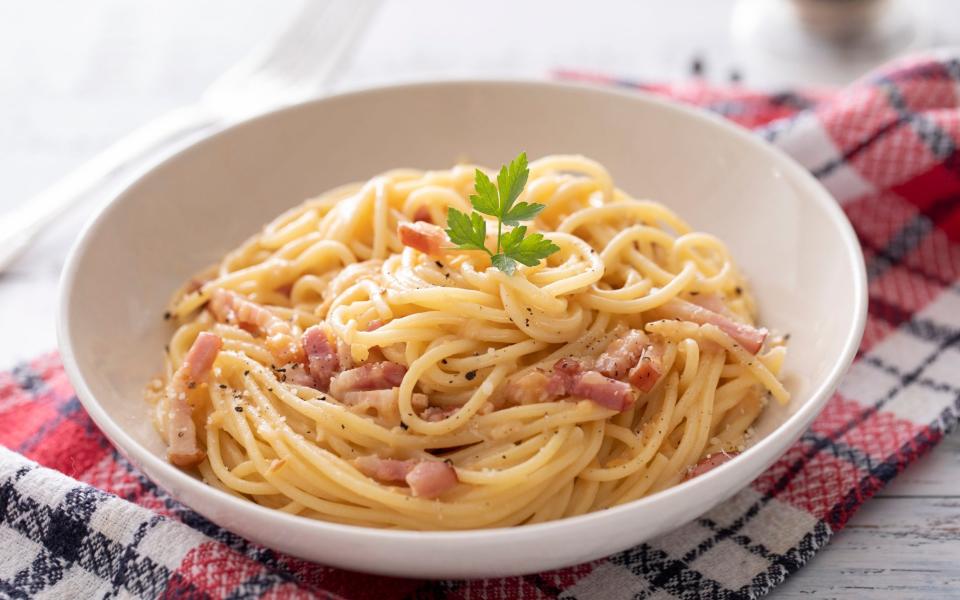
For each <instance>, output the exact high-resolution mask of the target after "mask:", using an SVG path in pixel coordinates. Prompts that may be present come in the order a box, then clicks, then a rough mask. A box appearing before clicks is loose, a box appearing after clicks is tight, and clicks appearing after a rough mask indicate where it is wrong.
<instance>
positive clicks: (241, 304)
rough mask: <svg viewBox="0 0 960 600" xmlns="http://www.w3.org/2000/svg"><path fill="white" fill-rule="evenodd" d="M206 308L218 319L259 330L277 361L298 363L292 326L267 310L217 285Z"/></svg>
mask: <svg viewBox="0 0 960 600" xmlns="http://www.w3.org/2000/svg"><path fill="white" fill-rule="evenodd" d="M210 310H211V311H212V312H213V315H214V316H215V317H216V318H217V320H218V321H222V322H226V323H230V322H236V323H237V324H239V325H248V326H253V327H256V328H257V329H259V330H260V332H261V333H263V335H265V336H266V338H267V348H268V349H269V350H270V353H271V354H273V356H274V357H275V358H276V359H277V362H280V363H288V362H300V359H301V353H300V345H299V344H297V340H296V338H295V337H294V336H293V327H292V325H291V324H290V322H289V321H286V320H284V319H281V318H280V317H278V316H277V315H275V314H273V313H272V312H271V311H270V309H268V308H266V307H264V306H261V305H259V304H257V303H256V302H253V301H251V300H248V299H246V298H244V297H243V296H241V295H240V294H238V293H236V292H234V291H231V290H225V289H223V288H218V289H216V290H214V292H213V294H212V296H211V297H210Z"/></svg>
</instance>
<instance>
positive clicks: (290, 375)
mask: <svg viewBox="0 0 960 600" xmlns="http://www.w3.org/2000/svg"><path fill="white" fill-rule="evenodd" d="M284 369H286V372H285V373H284V378H283V381H285V382H286V383H292V384H293V385H299V386H303V387H314V385H315V382H314V379H313V375H311V374H310V372H309V371H307V369H306V368H305V367H304V366H303V365H302V364H300V363H288V364H287V365H285V366H284Z"/></svg>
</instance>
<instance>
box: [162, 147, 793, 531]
mask: <svg viewBox="0 0 960 600" xmlns="http://www.w3.org/2000/svg"><path fill="white" fill-rule="evenodd" d="M475 169H476V167H474V166H467V165H458V166H455V167H453V168H452V169H449V170H443V171H416V170H409V169H403V170H395V171H390V172H387V173H384V174H382V175H379V176H377V177H374V178H373V179H371V180H369V181H368V182H365V183H359V184H352V185H346V186H343V187H340V188H337V189H334V190H331V191H329V192H327V193H325V194H323V195H321V196H319V197H317V198H314V199H311V200H308V201H307V202H305V203H304V204H302V205H301V206H298V207H296V208H294V209H292V210H290V211H289V212H287V213H285V214H283V215H281V216H279V217H278V218H277V219H276V220H274V221H273V222H272V223H270V224H268V225H267V226H266V227H265V228H264V229H263V230H262V231H261V232H260V233H259V234H257V235H255V236H254V237H252V238H250V239H249V240H248V241H247V242H245V243H244V244H243V245H242V246H241V247H239V248H237V249H236V250H234V251H232V252H230V253H229V254H228V255H227V256H226V257H225V258H224V259H223V260H222V261H221V262H220V263H219V264H217V265H216V266H214V267H212V268H210V269H209V270H207V271H205V272H203V273H200V274H199V275H198V276H197V277H195V278H194V279H193V280H191V282H189V283H188V284H187V285H186V286H185V287H184V288H183V289H182V290H180V291H179V292H178V293H177V294H176V296H175V298H174V300H173V302H172V305H171V308H170V312H169V313H168V315H166V316H167V317H168V318H170V319H172V320H174V321H175V323H176V330H175V331H174V332H173V334H172V337H171V339H170V343H169V346H168V347H167V351H166V366H165V372H164V374H163V376H162V377H161V378H160V379H158V380H156V381H155V382H152V383H151V385H150V387H149V389H148V394H147V395H148V399H149V400H150V402H151V403H152V406H153V416H154V419H155V423H156V425H157V428H158V430H159V432H160V433H161V435H162V436H163V437H164V439H165V440H166V442H167V444H168V446H169V457H170V460H171V461H172V462H173V463H175V464H177V465H179V466H181V467H183V468H189V469H195V470H196V471H195V472H198V473H199V475H200V476H201V477H202V478H203V480H204V481H206V482H207V483H209V484H210V485H212V486H216V487H217V488H220V489H221V490H223V491H225V492H227V493H229V494H234V495H237V496H240V497H243V498H246V499H249V500H251V501H254V502H257V503H259V504H261V505H264V506H267V507H270V508H273V509H276V510H281V511H284V512H288V513H295V514H300V515H304V516H306V517H312V518H317V519H324V520H327V521H334V522H338V523H348V524H355V525H362V526H370V527H385V528H401V529H473V528H488V527H509V526H515V525H523V524H529V523H538V522H542V521H548V520H552V519H559V518H563V517H569V516H573V515H579V514H583V513H587V512H590V511H595V510H599V509H603V508H606V507H610V506H614V505H617V504H622V503H624V502H629V501H631V500H635V499H637V498H640V497H642V496H645V495H647V494H650V493H653V492H656V491H658V490H663V489H665V488H667V487H669V486H672V485H675V484H677V483H680V482H681V481H683V480H685V479H687V478H689V477H692V476H696V475H697V474H699V473H702V472H703V471H705V470H707V469H709V468H711V467H713V466H716V465H717V464H719V463H721V462H723V461H725V460H727V459H728V458H729V457H731V456H733V455H735V454H736V453H737V452H738V451H740V450H742V449H743V447H744V445H745V443H746V442H747V439H746V438H747V437H748V436H749V432H750V427H751V424H752V423H753V422H754V421H755V419H756V418H757V416H758V415H759V414H760V412H761V411H762V410H763V407H764V405H765V403H766V402H767V399H768V398H770V397H772V398H774V399H776V400H777V401H780V402H786V401H787V400H788V393H787V391H786V390H785V389H784V387H783V386H782V384H781V383H780V381H779V380H778V374H779V372H780V369H781V365H782V363H783V359H784V356H785V347H784V345H783V340H782V339H780V338H777V339H773V338H772V336H769V335H768V334H767V331H766V330H764V329H762V328H759V327H758V326H756V325H755V322H754V318H755V313H756V308H755V306H754V301H753V299H752V297H751V295H750V292H749V290H748V287H747V285H746V282H745V281H744V278H743V276H742V274H741V273H740V272H739V270H738V269H737V267H736V265H735V264H734V263H733V261H732V260H731V257H730V255H729V254H728V252H727V249H726V247H725V246H724V244H723V243H722V242H721V241H720V240H718V239H717V238H715V237H713V236H711V235H709V234H706V233H702V232H696V231H691V229H690V227H688V226H687V224H686V223H684V221H683V220H681V219H680V218H679V217H678V216H677V215H675V214H673V213H672V212H671V211H670V210H669V209H668V208H667V207H665V206H664V205H662V204H658V203H656V202H652V201H648V200H637V199H633V198H631V197H630V196H628V195H627V194H626V193H624V192H623V191H621V190H619V189H617V188H616V187H614V183H613V181H612V180H611V177H610V175H609V174H608V173H607V171H606V170H605V169H604V168H603V166H602V165H600V164H598V163H596V162H594V161H592V160H589V159H587V158H584V157H580V156H548V157H545V158H541V159H539V160H536V161H534V162H532V163H531V164H530V166H529V179H528V180H527V182H526V186H525V188H523V191H522V194H521V196H520V199H521V200H523V201H525V202H528V203H539V204H542V205H544V208H543V209H542V211H541V212H540V213H539V214H538V215H536V217H535V219H533V220H532V221H531V222H530V223H528V226H529V230H530V231H531V232H540V233H542V234H543V235H544V237H545V238H546V239H547V240H549V241H551V242H552V243H553V244H554V245H555V246H556V247H558V248H559V250H558V251H556V252H554V253H553V254H552V255H550V256H549V257H547V258H546V259H544V260H542V261H540V262H539V264H536V265H535V266H523V265H520V266H519V267H518V268H517V270H516V272H515V273H513V274H512V275H511V274H507V273H506V272H504V271H502V270H500V269H498V268H495V267H494V266H492V264H491V259H490V256H488V254H487V253H484V252H481V251H476V250H461V249H457V248H454V247H453V245H452V244H451V243H450V240H449V239H448V238H447V234H445V233H444V231H443V229H442V227H443V226H445V225H446V223H447V215H448V210H449V209H450V208H454V209H457V210H460V211H464V212H469V211H470V210H471V202H470V199H469V198H470V196H471V194H472V193H473V192H474V186H475V185H476V182H475ZM501 193H502V192H501ZM477 218H479V217H477ZM484 218H486V219H488V220H489V217H484ZM488 225H489V227H487V231H491V230H493V231H494V232H495V231H496V228H497V224H496V222H495V221H490V222H489V223H488ZM507 229H509V228H507ZM491 235H492V234H491ZM490 240H491V241H490V245H491V247H492V245H493V244H494V243H495V241H494V238H493V237H491V238H490Z"/></svg>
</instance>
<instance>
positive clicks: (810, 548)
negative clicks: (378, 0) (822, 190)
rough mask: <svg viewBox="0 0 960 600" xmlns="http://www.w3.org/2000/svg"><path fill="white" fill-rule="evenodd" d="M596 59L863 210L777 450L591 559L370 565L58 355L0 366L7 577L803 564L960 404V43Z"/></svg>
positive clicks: (239, 591)
mask: <svg viewBox="0 0 960 600" xmlns="http://www.w3.org/2000/svg"><path fill="white" fill-rule="evenodd" d="M562 75H563V76H564V77H567V78H570V77H572V76H574V75H573V74H570V73H565V74H562ZM577 77H578V78H580V79H584V78H585V77H583V76H577ZM591 79H593V80H595V81H598V82H602V83H604V84H617V85H622V86H627V87H643V88H645V89H647V90H650V91H653V92H655V93H659V94H663V95H665V96H668V97H671V98H674V99H677V100H680V101H682V102H688V103H691V104H696V105H698V106H702V107H705V108H707V109H709V110H713V111H715V112H718V113H720V114H722V115H724V116H725V117H728V118H730V119H731V120H733V121H736V122H738V123H741V124H743V125H746V126H749V127H752V128H755V129H756V130H757V135H760V136H762V137H764V138H766V139H768V140H770V141H771V142H773V143H774V144H777V145H778V146H780V147H781V148H784V149H785V150H786V151H787V152H789V153H790V154H792V155H793V156H794V157H795V158H796V159H797V160H798V161H800V162H801V163H802V164H803V165H804V166H806V167H807V168H809V169H810V170H811V171H812V172H813V173H814V174H815V175H816V176H817V177H818V178H819V179H820V181H822V182H823V183H824V185H826V186H827V188H829V189H830V191H831V192H832V193H833V195H834V196H835V197H836V199H837V201H838V202H840V204H841V205H842V206H843V208H844V210H845V211H846V213H847V216H848V217H849V218H850V220H851V221H852V222H853V225H854V228H855V229H856V231H857V234H858V235H859V237H860V241H861V244H862V246H863V251H864V255H865V256H866V261H867V270H868V273H869V278H870V314H869V321H868V323H867V328H866V334H865V336H864V339H863V344H862V346H861V348H860V352H859V354H858V357H857V361H856V362H855V364H854V365H853V367H852V368H851V370H850V372H849V373H848V375H847V376H846V378H845V379H844V381H843V383H842V385H841V386H840V389H839V390H838V392H837V393H836V394H835V396H834V397H833V398H832V399H831V401H830V403H829V404H828V405H827V407H826V409H825V410H824V412H823V414H822V415H820V417H819V418H818V419H817V420H816V422H815V423H814V424H813V426H812V427H811V428H810V431H808V432H807V433H806V434H805V435H804V436H803V437H802V439H801V440H800V441H799V442H797V444H796V445H794V446H793V447H792V448H791V449H790V450H789V451H788V452H787V454H786V455H785V456H784V457H783V458H781V459H780V460H779V461H777V463H776V464H775V465H774V466H773V467H771V468H770V469H769V470H768V471H767V472H766V473H764V474H763V475H761V476H760V477H759V478H758V479H757V480H756V481H754V482H753V483H752V484H751V485H750V486H749V487H748V488H747V489H745V490H743V491H741V492H740V493H739V494H738V495H737V496H735V497H734V498H733V499H732V500H730V501H729V502H726V503H724V504H723V505H722V506H720V507H718V508H716V509H714V510H712V511H710V512H709V513H707V514H705V515H703V516H702V517H700V518H699V519H696V520H695V521H693V522H691V523H689V524H687V525H685V526H684V527H681V528H680V529H678V530H677V531H674V532H672V533H670V534H668V535H665V536H662V537H660V538H658V539H654V540H651V541H649V542H647V543H645V544H641V545H639V546H637V547H635V548H631V549H630V550H626V551H624V552H621V553H620V554H617V555H614V556H611V557H608V558H606V559H604V560H599V561H596V562H593V563H589V564H584V565H579V566H576V567H571V568H568V569H562V570H558V571H553V572H549V573H540V574H538V575H529V576H525V577H510V578H506V579H489V580H475V581H432V582H431V581H417V580H403V579H391V578H386V577H376V576H369V575H362V574H358V573H350V572H346V571H342V570H338V569H332V568H329V567H324V566H322V565H318V564H313V563H309V562H305V561H302V560H299V559H296V558H292V557H289V556H285V555H282V554H279V553H277V552H274V551H272V550H269V549H266V548H263V547H260V546H257V545H256V544H253V543H250V542H248V541H246V540H244V539H242V538H240V537H237V536H236V535H234V534H232V533H230V532H228V531H224V530H223V529H220V528H218V527H217V526H215V525H213V524H212V523H210V522H209V521H207V520H205V519H204V518H202V517H200V516H199V515H197V514H196V513H194V512H193V511H191V510H190V509H188V508H186V507H184V506H182V505H180V504H178V503H177V502H176V501H175V500H173V499H172V498H171V497H170V496H168V495H167V494H166V493H165V492H164V491H162V490H160V489H158V488H157V487H156V486H155V485H154V484H153V483H151V482H150V481H149V480H148V479H146V478H145V477H144V476H143V475H142V474H141V473H139V472H138V471H137V470H136V469H134V468H133V467H131V465H130V464H129V463H128V462H127V461H126V460H124V459H123V457H121V456H120V455H119V454H118V452H117V451H116V449H114V448H113V447H112V446H111V445H110V444H109V442H107V440H106V439H105V438H104V437H103V436H102V435H101V433H100V432H99V431H98V430H97V428H96V427H95V426H94V425H93V423H92V422H91V421H90V419H89V418H88V417H87V415H86V414H85V413H84V411H83V409H82V408H81V406H80V404H79V403H78V402H77V399H76V397H75V396H74V394H73V391H72V390H71V389H70V385H69V383H68V381H67V379H66V377H65V376H64V373H63V370H62V369H61V366H60V363H59V361H58V359H57V357H56V355H50V356H45V357H42V358H39V359H36V360H34V361H33V362H31V363H29V364H24V365H22V366H20V367H18V368H16V369H15V370H14V371H13V372H10V373H5V374H2V375H0V444H3V445H5V446H6V447H7V448H9V450H3V449H2V448H0V596H3V597H23V598H26V597H33V596H37V595H44V594H46V595H49V596H52V597H92V596H94V595H96V596H98V597H111V596H114V595H116V596H128V595H129V596H139V597H146V598H154V597H168V596H187V597H200V598H204V597H231V598H241V597H244V598H246V597H281V596H284V597H285V596H297V595H299V596H302V597H316V596H319V597H343V598H371V599H373V598H375V599H378V600H379V599H388V600H389V599H399V598H406V597H412V598H481V597H483V598H567V599H574V598H598V599H599V598H604V599H605V598H613V597H616V598H621V597H623V598H626V597H635V598H645V597H648V596H655V597H657V598H694V597H697V598H756V597H758V596H761V595H763V594H764V593H765V592H767V591H769V590H770V589H771V588H772V587H773V586H775V585H777V584H778V583H779V582H781V581H783V580H784V578H785V577H787V576H788V575H789V574H790V573H792V572H794V571H796V570H797V569H799V568H800V567H801V566H802V565H803V564H804V563H805V562H806V561H807V560H809V559H810V557H811V556H813V554H815V553H816V552H817V550H818V549H819V548H821V547H822V546H823V545H824V544H826V543H827V541H828V540H829V539H830V536H831V535H832V533H833V532H835V531H837V530H838V529H840V528H842V527H843V526H844V524H845V523H846V522H847V520H848V519H849V518H850V516H851V515H852V514H853V513H854V512H855V511H856V510H857V508H858V507H859V506H860V505H861V504H863V502H864V501H865V500H866V499H867V498H869V497H870V496H871V495H872V494H874V493H875V492H876V491H877V490H879V489H880V488H881V487H883V486H884V485H885V484H886V483H887V482H888V481H890V480H891V479H892V478H893V477H894V476H895V475H896V474H897V473H899V472H900V471H901V470H903V469H904V468H905V467H906V466H907V465H909V464H910V463H912V462H913V461H915V460H916V459H917V458H918V457H920V456H921V455H923V454H924V453H926V452H927V451H929V450H930V448H932V447H933V446H934V445H935V444H936V443H937V442H938V441H940V440H941V439H942V438H943V436H944V435H945V434H946V433H947V432H948V431H949V430H950V429H952V428H953V427H954V426H956V424H957V415H958V412H960V286H958V285H957V284H958V282H960V149H958V148H960V111H958V108H957V107H958V106H960V55H939V56H934V55H925V56H917V57H913V58H909V59H905V60H902V61H899V62H897V63H895V64H892V65H889V66H888V67H886V68H884V69H881V70H879V71H877V72H875V73H873V74H871V75H869V76H867V77H865V78H864V79H862V80H860V81H859V82H857V83H855V84H853V85H851V86H850V87H849V88H847V89H845V90H842V91H840V92H836V93H833V94H824V93H817V94H810V93H797V92H786V93H780V94H772V95H770V94H758V93H752V92H749V91H746V90H743V89H738V88H722V89H720V88H711V87H707V86H705V85H703V84H700V83H689V84H682V85H675V86H636V85H635V84H632V83H629V82H623V81H617V80H612V79H605V78H597V77H591ZM32 461H36V462H32ZM37 463H39V465H43V467H41V466H38V464H37ZM81 482H82V483H81Z"/></svg>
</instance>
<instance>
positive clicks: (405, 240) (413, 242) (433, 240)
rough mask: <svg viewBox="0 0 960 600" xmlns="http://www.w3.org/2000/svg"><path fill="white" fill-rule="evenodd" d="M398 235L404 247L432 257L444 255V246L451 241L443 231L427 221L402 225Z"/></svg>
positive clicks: (398, 229)
mask: <svg viewBox="0 0 960 600" xmlns="http://www.w3.org/2000/svg"><path fill="white" fill-rule="evenodd" d="M397 235H398V236H399V237H400V243H401V244H403V245H404V246H410V247H411V248H414V249H416V250H419V251H420V252H423V253H424V254H429V255H430V256H438V255H440V254H442V253H443V248H444V246H446V245H447V244H448V243H449V241H450V240H449V238H447V234H446V232H444V231H443V229H441V228H440V227H437V226H436V225H434V224H432V223H427V222H425V221H417V222H416V223H400V226H399V227H398V228H397Z"/></svg>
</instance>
